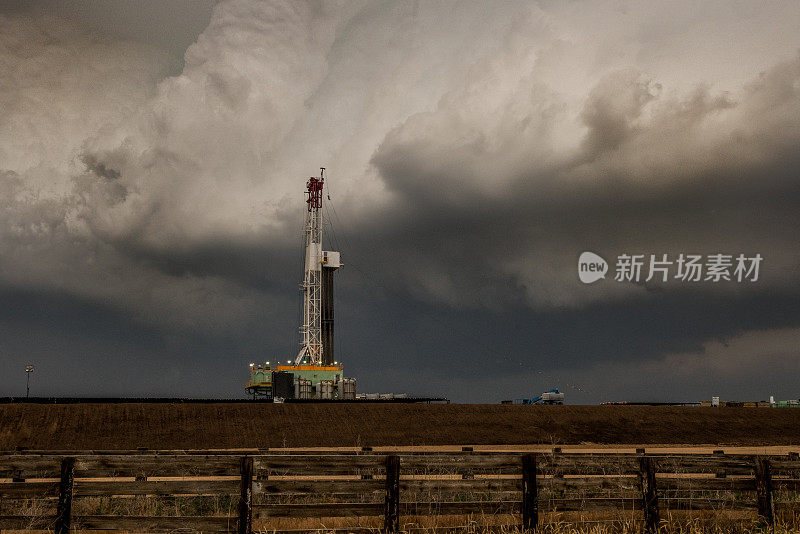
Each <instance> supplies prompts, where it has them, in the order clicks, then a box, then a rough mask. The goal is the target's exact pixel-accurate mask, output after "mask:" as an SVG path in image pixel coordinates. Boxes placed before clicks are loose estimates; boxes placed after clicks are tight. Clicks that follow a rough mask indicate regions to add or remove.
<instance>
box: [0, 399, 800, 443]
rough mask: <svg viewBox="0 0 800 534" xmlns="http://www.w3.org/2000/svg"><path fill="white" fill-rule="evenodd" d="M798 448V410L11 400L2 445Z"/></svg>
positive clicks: (0, 412) (0, 423) (1, 412)
mask: <svg viewBox="0 0 800 534" xmlns="http://www.w3.org/2000/svg"><path fill="white" fill-rule="evenodd" d="M535 443H542V444H579V443H598V444H605V443H617V444H626V443H630V444H634V443H635V444H647V443H653V444H655V443H676V444H720V445H752V446H763V445H793V444H800V409H798V410H794V409H788V408H783V409H781V408H689V407H686V408H683V407H649V406H508V405H465V404H450V405H414V404H411V405H376V404H371V405H367V404H365V405H353V404H348V405H316V406H315V405H310V404H255V403H241V404H72V405H38V404H9V405H3V406H0V450H13V449H15V448H17V447H27V448H31V449H135V448H138V447H146V448H149V449H184V448H201V449H205V448H256V447H261V448H263V447H302V446H326V447H340V446H363V445H373V446H381V445H449V444H475V445H499V444H508V445H512V444H535Z"/></svg>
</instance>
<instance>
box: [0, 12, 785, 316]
mask: <svg viewBox="0 0 800 534" xmlns="http://www.w3.org/2000/svg"><path fill="white" fill-rule="evenodd" d="M798 22H800V8H798V6H797V5H795V4H793V3H775V4H770V5H767V6H762V8H761V9H758V10H754V9H753V8H752V7H751V5H750V4H748V3H741V4H735V5H732V4H730V3H729V2H723V3H717V2H707V3H703V4H702V5H698V4H696V3H692V2H673V3H668V4H667V3H641V2H613V3H612V2H608V3H601V2H592V3H570V4H561V3H548V2H543V3H537V4H533V3H531V4H520V3H518V2H509V3H499V4H498V3H492V4H487V3H484V2H474V3H448V2H436V3H430V2H418V3H417V2H408V3H366V2H365V3H357V2H332V3H315V2H309V3H297V2H278V1H274V2H253V1H247V0H231V1H227V2H223V3H221V4H220V5H218V6H217V7H216V8H215V10H214V13H213V16H212V19H211V21H210V24H209V26H208V28H207V29H206V30H205V31H204V32H203V33H202V34H201V35H200V36H199V37H198V39H197V42H196V43H195V44H193V45H192V46H191V47H189V49H188V50H187V51H186V66H185V68H184V70H183V72H182V73H181V74H179V75H177V76H173V77H167V78H164V79H159V73H160V72H162V70H163V68H164V62H165V60H164V58H162V57H161V56H160V54H159V53H158V52H156V51H155V50H152V49H148V48H147V47H144V46H142V45H133V44H131V43H124V42H120V43H114V44H108V43H100V42H95V41H94V40H93V39H92V37H91V36H88V35H85V34H82V33H81V30H80V29H78V28H75V27H71V26H65V25H62V24H61V22H60V21H57V20H53V19H48V18H46V17H39V18H26V17H21V16H14V17H4V18H2V19H0V24H2V30H3V31H2V32H0V36H1V37H0V39H2V48H1V49H0V61H2V65H3V69H4V75H3V76H2V79H1V81H0V84H2V86H0V89H2V91H1V92H0V102H1V103H2V107H3V109H4V114H3V117H1V118H0V171H2V172H3V180H4V185H3V189H2V192H3V193H2V194H3V195H5V196H4V197H3V199H2V202H3V203H4V206H5V209H4V214H3V217H4V230H2V231H3V232H4V233H3V243H2V247H3V250H2V257H3V260H2V264H1V265H2V266H1V267H0V268H1V269H2V273H3V280H2V281H3V283H5V284H9V285H24V286H26V287H32V288H36V287H42V288H51V289H58V290H63V291H67V292H69V293H73V294H77V295H81V296H88V297H91V298H97V299H106V300H109V301H111V302H113V303H114V304H115V305H118V306H120V307H122V308H124V309H130V310H133V311H134V312H135V313H136V314H137V315H139V316H142V317H146V318H148V319H149V320H152V321H154V322H156V323H161V322H162V321H165V320H167V322H176V323H181V324H183V323H186V324H211V325H221V327H223V328H224V327H227V325H229V324H232V323H237V324H240V321H239V320H240V319H242V318H246V317H250V316H252V315H253V313H254V310H255V309H257V308H259V307H262V306H264V303H265V302H269V301H272V302H277V301H275V300H274V299H277V298H281V297H278V296H274V295H269V294H267V292H265V291H264V290H263V289H259V288H255V287H253V286H252V285H251V284H249V282H248V281H246V280H243V279H242V277H237V276H232V275H231V276H229V273H226V272H224V269H222V270H220V271H218V272H213V273H209V272H207V271H205V270H204V269H203V268H202V267H203V266H197V265H195V266H192V265H188V266H186V267H185V269H183V270H182V271H181V272H180V273H176V272H170V271H169V270H168V269H164V268H162V267H161V266H159V265H158V264H157V263H158V262H155V261H153V258H158V259H165V258H166V259H167V260H172V259H175V258H184V257H186V256H191V254H192V253H194V252H195V251H197V250H201V249H205V248H209V247H210V248H214V247H216V246H218V245H219V243H224V244H226V245H227V246H230V247H236V246H241V247H256V248H259V247H260V249H261V250H268V251H270V252H275V251H279V252H275V254H276V255H280V254H282V253H283V252H282V251H284V250H286V249H290V248H292V247H294V246H296V235H297V230H298V224H299V221H300V217H301V215H302V213H301V208H299V206H301V198H302V197H301V195H300V193H301V189H302V184H303V182H304V179H305V178H306V177H307V175H309V174H310V173H313V172H315V170H316V167H317V166H318V165H325V166H327V167H328V168H329V173H330V177H331V178H330V182H331V186H332V189H331V190H332V191H333V193H334V197H335V199H336V200H337V205H338V207H339V211H340V213H339V216H340V217H341V218H343V219H345V220H346V221H352V223H348V224H352V226H353V227H356V226H357V227H358V228H359V232H360V233H364V234H367V236H368V239H369V240H371V241H373V242H379V244H378V245H375V246H373V247H369V250H366V247H364V250H362V251H360V254H361V255H362V257H364V256H369V258H370V261H374V262H375V265H380V267H381V269H384V271H382V273H383V275H384V276H385V278H386V279H387V280H389V282H387V283H389V284H391V285H394V286H396V287H398V288H399V289H400V290H401V291H406V290H407V291H410V292H411V293H412V294H413V295H414V296H415V297H417V298H420V299H423V300H428V301H430V302H437V303H444V304H446V305H450V306H455V307H458V306H483V305H489V306H500V307H502V306H503V303H504V301H505V300H506V299H507V298H508V294H509V293H516V292H521V293H523V294H524V295H525V298H526V299H527V303H528V304H529V305H531V306H533V307H536V308H560V307H577V306H582V305H585V304H587V303H596V302H601V301H604V300H606V299H609V298H613V299H624V298H627V297H629V296H630V295H634V294H636V295H641V294H644V293H645V291H646V288H643V287H632V286H627V285H621V284H618V285H612V284H606V285H605V286H604V288H602V287H601V286H599V285H598V286H592V287H593V288H595V289H592V290H589V289H587V288H586V287H583V286H581V285H580V284H579V283H578V281H577V276H576V273H575V272H574V269H575V260H576V258H577V255H578V254H579V253H580V252H582V251H583V250H596V251H597V252H599V253H603V254H606V255H608V254H616V253H620V252H625V251H628V250H631V251H642V252H653V253H658V252H680V251H684V247H694V248H696V249H698V251H699V252H717V251H718V250H717V248H718V247H724V248H725V251H730V252H748V253H752V252H758V251H761V249H760V248H759V247H764V246H767V247H768V250H764V251H762V252H763V253H764V255H765V256H766V257H767V259H766V262H767V263H766V264H765V265H770V266H771V267H772V270H771V271H770V272H768V273H765V275H764V276H765V283H764V285H762V286H758V287H759V288H776V287H777V288H782V289H785V288H787V287H791V286H792V285H793V284H794V285H796V279H795V276H796V275H795V273H796V268H795V267H796V265H797V258H796V254H795V253H794V249H793V244H794V241H793V236H792V234H791V232H779V231H775V229H776V225H775V221H774V220H770V218H769V217H766V218H758V219H757V220H750V221H747V220H746V218H742V217H741V212H740V211H739V210H740V209H741V208H742V207H747V205H750V207H752V206H754V205H755V206H761V208H760V209H763V210H766V211H769V212H770V213H771V214H772V215H771V216H770V217H774V218H777V220H778V224H777V226H778V227H780V226H781V225H787V224H788V223H790V222H792V221H794V220H795V219H794V218H793V217H794V215H792V212H790V211H789V210H787V209H785V206H783V205H780V203H778V204H775V203H773V200H774V199H775V198H786V197H787V196H788V197H789V198H794V197H793V196H792V195H794V192H796V180H795V178H794V175H793V174H792V173H789V172H787V171H786V168H787V166H788V165H790V164H791V161H793V160H792V159H791V158H792V157H793V156H792V153H793V152H792V149H793V147H795V146H796V145H797V142H798V140H800V116H798V113H800V111H799V110H800V105H799V103H800V97H798V79H800V74H799V73H798V65H800V61H799V60H798V59H797V55H796V49H797V47H798V44H800V40H798V39H797V37H796V36H795V34H794V33H791V32H789V31H784V30H788V29H790V28H796V27H797V26H798ZM762 71H763V74H759V73H760V72H762ZM726 188H727V190H728V191H729V192H730V198H724V197H725V195H724V194H723V193H724V191H725V190H726ZM765 188H766V189H765ZM704 190H708V191H711V193H710V196H704V193H703V191H704ZM758 190H761V191H762V193H763V192H764V191H766V192H767V194H766V195H762V197H761V198H760V200H758V202H754V201H751V200H752V195H753V192H754V191H758ZM769 192H772V193H769ZM714 210H721V212H720V213H719V214H718V216H714V215H712V214H711V213H710V212H711V211H714ZM715 221H716V222H715ZM720 221H722V222H720ZM704 225H705V226H704ZM709 225H710V226H709ZM723 226H724V227H723ZM644 229H646V230H647V232H643V231H640V230H644ZM406 230H413V231H411V232H407V231H406ZM370 236H372V237H370ZM225 253H226V252H220V254H225ZM346 256H347V251H345V257H346ZM221 263H224V262H221ZM279 264H280V262H276V264H275V265H268V266H266V267H264V272H263V273H261V272H259V275H261V274H263V276H264V277H265V278H270V277H287V276H290V277H296V276H297V275H296V273H288V272H284V271H283V270H280V271H279V269H283V266H284V264H280V267H279V266H277V265H279ZM270 269H275V270H272V271H270ZM793 269H794V270H793ZM245 278H246V277H245ZM97 280H103V283H100V284H98V283H97ZM598 287H600V289H597V288H598ZM728 289H730V287H729V288H728ZM736 290H738V288H736ZM202 302H207V303H210V304H211V305H209V306H203V305H201V304H200V303H202ZM164 307H166V308H167V309H169V310H171V311H170V312H169V313H163V309H164ZM165 317H166V318H165ZM242 320H243V319H242Z"/></svg>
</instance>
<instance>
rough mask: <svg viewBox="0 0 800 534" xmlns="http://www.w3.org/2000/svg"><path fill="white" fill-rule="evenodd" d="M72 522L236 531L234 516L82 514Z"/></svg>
mask: <svg viewBox="0 0 800 534" xmlns="http://www.w3.org/2000/svg"><path fill="white" fill-rule="evenodd" d="M72 522H73V525H74V526H75V527H77V528H81V529H86V530H127V531H133V532H180V531H191V532H236V518H235V517H206V516H180V517H168V516H104V515H84V516H75V517H73V520H72Z"/></svg>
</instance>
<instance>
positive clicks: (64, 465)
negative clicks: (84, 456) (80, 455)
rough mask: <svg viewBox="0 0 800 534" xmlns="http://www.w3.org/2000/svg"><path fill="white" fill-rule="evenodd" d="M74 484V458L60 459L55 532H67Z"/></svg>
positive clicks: (56, 533)
mask: <svg viewBox="0 0 800 534" xmlns="http://www.w3.org/2000/svg"><path fill="white" fill-rule="evenodd" d="M74 485H75V458H64V459H63V460H61V482H60V483H59V485H58V507H57V508H56V524H55V534H69V527H70V521H71V519H72V488H73V486H74Z"/></svg>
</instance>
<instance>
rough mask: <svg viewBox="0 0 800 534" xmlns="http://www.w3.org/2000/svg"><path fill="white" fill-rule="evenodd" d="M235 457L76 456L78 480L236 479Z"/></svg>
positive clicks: (237, 473)
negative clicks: (187, 477)
mask: <svg viewBox="0 0 800 534" xmlns="http://www.w3.org/2000/svg"><path fill="white" fill-rule="evenodd" d="M239 462H240V458H239V457H236V456H199V455H198V456H180V455H176V456H159V455H144V454H142V455H129V456H125V455H118V456H78V457H76V462H75V476H77V477H103V476H117V477H136V476H139V477H143V476H144V477H167V476H238V475H239Z"/></svg>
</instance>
